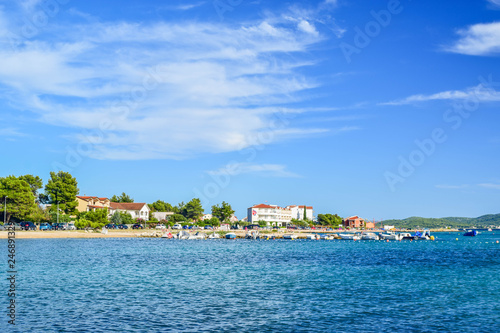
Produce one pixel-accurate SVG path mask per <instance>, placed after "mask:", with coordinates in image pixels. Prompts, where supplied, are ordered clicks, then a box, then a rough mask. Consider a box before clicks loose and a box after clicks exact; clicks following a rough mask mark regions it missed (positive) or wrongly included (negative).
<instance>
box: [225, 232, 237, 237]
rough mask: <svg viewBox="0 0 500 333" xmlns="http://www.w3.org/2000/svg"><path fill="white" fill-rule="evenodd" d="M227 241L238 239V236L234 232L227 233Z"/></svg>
mask: <svg viewBox="0 0 500 333" xmlns="http://www.w3.org/2000/svg"><path fill="white" fill-rule="evenodd" d="M226 239H236V234H235V233H234V232H230V233H227V234H226Z"/></svg>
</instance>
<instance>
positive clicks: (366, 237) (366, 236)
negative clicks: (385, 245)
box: [361, 232, 380, 240]
mask: <svg viewBox="0 0 500 333" xmlns="http://www.w3.org/2000/svg"><path fill="white" fill-rule="evenodd" d="M361 239H362V240H379V239H380V238H379V237H378V235H377V234H376V233H373V232H364V233H362V234H361Z"/></svg>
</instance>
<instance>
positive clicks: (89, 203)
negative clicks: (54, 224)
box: [76, 195, 111, 212]
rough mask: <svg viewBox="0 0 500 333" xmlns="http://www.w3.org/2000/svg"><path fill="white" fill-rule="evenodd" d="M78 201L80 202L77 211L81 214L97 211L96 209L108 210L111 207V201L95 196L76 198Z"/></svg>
mask: <svg viewBox="0 0 500 333" xmlns="http://www.w3.org/2000/svg"><path fill="white" fill-rule="evenodd" d="M76 201H77V202H78V206H77V207H76V209H77V210H78V211H79V212H90V211H95V210H96V209H103V208H108V209H109V205H110V203H111V202H110V201H109V199H108V198H99V197H93V196H81V195H77V196H76Z"/></svg>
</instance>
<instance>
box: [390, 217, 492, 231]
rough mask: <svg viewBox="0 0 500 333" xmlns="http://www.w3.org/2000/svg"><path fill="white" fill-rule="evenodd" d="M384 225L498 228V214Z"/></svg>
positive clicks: (425, 219) (423, 219)
mask: <svg viewBox="0 0 500 333" xmlns="http://www.w3.org/2000/svg"><path fill="white" fill-rule="evenodd" d="M382 223H383V224H384V225H393V226H395V227H398V228H400V227H402V228H415V227H420V228H444V227H453V228H471V227H489V226H500V214H488V215H483V216H479V217H476V218H471V217H443V218H426V217H419V216H412V217H408V218H406V219H402V220H385V221H383V222H382Z"/></svg>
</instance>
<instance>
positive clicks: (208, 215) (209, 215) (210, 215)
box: [200, 214, 212, 221]
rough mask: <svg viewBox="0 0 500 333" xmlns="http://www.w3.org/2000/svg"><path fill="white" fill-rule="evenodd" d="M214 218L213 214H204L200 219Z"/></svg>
mask: <svg viewBox="0 0 500 333" xmlns="http://www.w3.org/2000/svg"><path fill="white" fill-rule="evenodd" d="M211 218H212V214H204V215H203V216H202V217H201V218H200V220H202V221H205V220H210V219H211Z"/></svg>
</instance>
